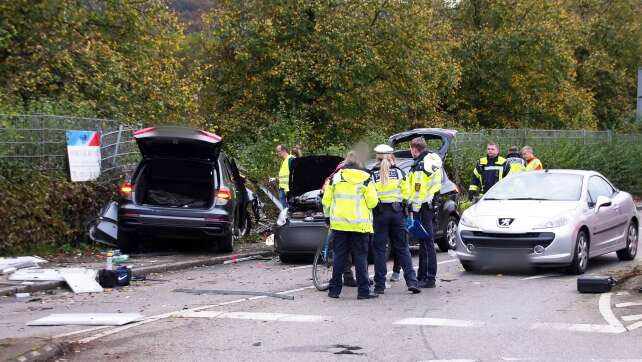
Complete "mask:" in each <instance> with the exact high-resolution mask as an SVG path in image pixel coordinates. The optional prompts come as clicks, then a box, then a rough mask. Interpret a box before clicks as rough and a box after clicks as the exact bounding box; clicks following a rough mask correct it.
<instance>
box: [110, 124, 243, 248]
mask: <svg viewBox="0 0 642 362" xmlns="http://www.w3.org/2000/svg"><path fill="white" fill-rule="evenodd" d="M134 138H135V140H136V143H137V144H138V148H139V149H140V152H141V154H142V156H143V159H142V161H140V163H139V164H138V166H137V167H136V170H135V171H134V173H133V176H132V177H131V180H129V181H128V182H125V183H123V185H122V186H121V187H120V194H121V197H120V200H119V202H118V246H119V248H120V249H122V250H125V251H134V250H136V249H138V247H139V240H142V239H144V238H155V237H169V238H180V239H199V240H202V241H203V242H204V243H205V245H206V246H207V248H208V249H211V250H217V251H221V252H229V251H232V249H233V247H234V240H235V239H237V238H240V237H241V236H243V235H244V234H245V233H247V232H248V230H249V228H250V213H249V212H248V210H249V209H250V206H251V205H252V200H251V199H252V198H253V194H252V193H251V192H250V191H249V190H247V189H246V187H245V180H244V178H243V177H242V176H241V175H240V174H239V170H238V168H237V166H236V164H235V162H234V160H232V159H230V158H228V157H227V156H226V155H225V154H224V153H223V152H222V150H221V147H222V139H221V137H220V136H218V135H216V134H213V133H210V132H206V131H199V130H194V129H189V128H182V127H152V128H145V129H141V130H138V131H135V132H134Z"/></svg>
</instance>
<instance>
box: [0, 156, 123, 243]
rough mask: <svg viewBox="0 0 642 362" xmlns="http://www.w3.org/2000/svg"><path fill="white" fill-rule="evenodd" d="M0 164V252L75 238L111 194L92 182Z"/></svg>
mask: <svg viewBox="0 0 642 362" xmlns="http://www.w3.org/2000/svg"><path fill="white" fill-rule="evenodd" d="M0 167H1V169H2V174H0V220H2V223H0V255H8V254H14V255H15V254H20V253H24V252H29V251H31V250H34V249H42V247H44V246H50V247H58V246H62V245H67V244H70V243H72V244H78V243H80V242H81V241H83V240H85V239H86V235H87V232H86V231H87V229H86V226H87V223H88V221H90V220H91V219H93V218H94V217H95V216H96V214H97V212H98V210H99V208H100V207H102V206H103V205H104V204H105V203H106V202H107V201H108V200H109V199H110V198H111V197H112V196H113V191H111V190H112V189H111V188H110V187H105V186H100V185H98V184H96V183H90V182H86V183H76V182H70V181H68V180H67V179H66V178H65V177H64V175H45V174H43V173H40V172H34V171H33V170H23V169H19V168H15V167H11V166H9V165H6V164H4V165H1V166H0Z"/></svg>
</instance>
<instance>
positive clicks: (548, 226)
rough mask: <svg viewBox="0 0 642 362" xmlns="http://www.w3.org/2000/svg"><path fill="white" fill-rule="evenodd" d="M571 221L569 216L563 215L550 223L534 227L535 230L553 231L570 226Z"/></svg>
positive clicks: (549, 221) (546, 222)
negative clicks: (553, 229)
mask: <svg viewBox="0 0 642 362" xmlns="http://www.w3.org/2000/svg"><path fill="white" fill-rule="evenodd" d="M569 221H570V218H569V217H568V215H562V216H558V217H556V218H554V219H550V220H548V221H545V222H543V223H541V224H538V225H536V226H535V227H533V229H552V228H558V227H560V226H564V225H566V224H568V223H569Z"/></svg>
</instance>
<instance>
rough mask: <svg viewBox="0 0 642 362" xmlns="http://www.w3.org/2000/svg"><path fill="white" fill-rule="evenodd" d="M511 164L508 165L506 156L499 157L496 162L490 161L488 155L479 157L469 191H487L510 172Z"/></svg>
mask: <svg viewBox="0 0 642 362" xmlns="http://www.w3.org/2000/svg"><path fill="white" fill-rule="evenodd" d="M509 167H510V166H508V165H507V163H506V159H505V158H504V157H501V156H499V157H497V160H495V162H494V163H492V164H490V163H489V162H488V157H482V158H480V159H479V161H478V162H477V164H476V165H475V169H474V170H473V179H472V182H471V183H470V187H469V188H468V190H469V191H473V192H480V193H485V192H486V191H488V189H490V188H491V187H493V185H495V184H496V183H497V182H498V181H500V180H501V179H503V178H504V176H506V174H507V173H510V168H509Z"/></svg>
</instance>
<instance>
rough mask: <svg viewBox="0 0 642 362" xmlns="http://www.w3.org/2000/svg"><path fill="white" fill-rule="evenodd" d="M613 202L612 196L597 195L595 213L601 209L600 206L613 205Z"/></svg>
mask: <svg viewBox="0 0 642 362" xmlns="http://www.w3.org/2000/svg"><path fill="white" fill-rule="evenodd" d="M612 203H613V202H612V201H611V199H610V198H608V197H606V196H598V197H597V202H596V203H595V213H596V214H597V213H598V211H600V208H602V207H609V206H611V204H612Z"/></svg>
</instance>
